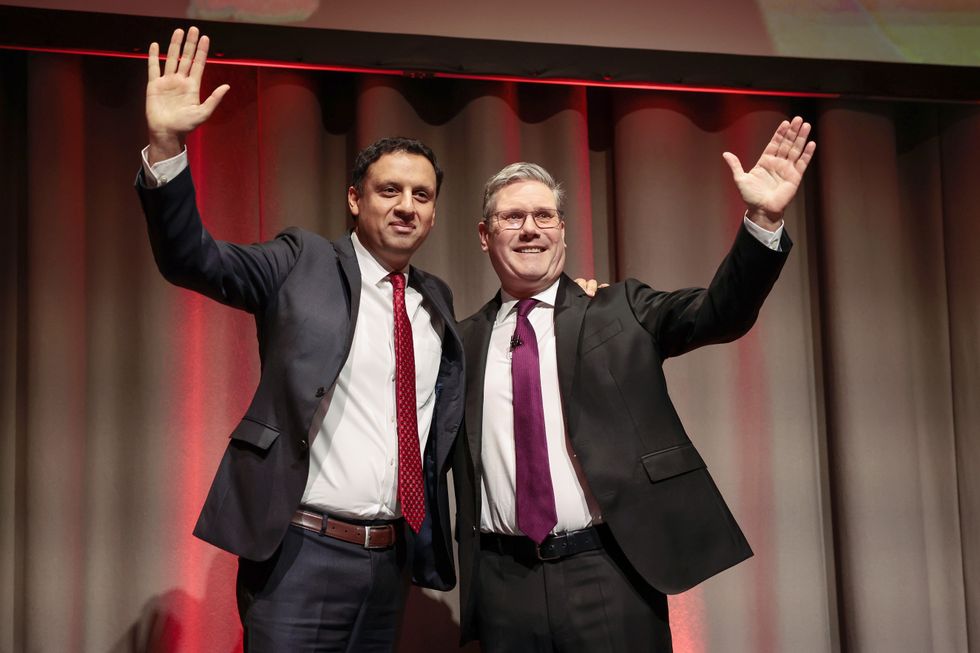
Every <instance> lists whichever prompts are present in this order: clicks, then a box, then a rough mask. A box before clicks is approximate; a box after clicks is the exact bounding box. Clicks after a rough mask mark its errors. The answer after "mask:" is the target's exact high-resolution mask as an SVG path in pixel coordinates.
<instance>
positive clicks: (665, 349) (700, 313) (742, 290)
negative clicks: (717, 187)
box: [626, 227, 792, 358]
mask: <svg viewBox="0 0 980 653" xmlns="http://www.w3.org/2000/svg"><path fill="white" fill-rule="evenodd" d="M791 247H792V242H791V241H790V239H789V236H788V235H787V234H785V233H784V234H783V242H782V243H781V248H780V249H781V251H773V250H771V249H769V248H768V247H766V246H765V245H763V244H762V243H760V242H759V241H758V240H757V239H755V238H754V237H753V236H752V235H751V234H750V233H748V231H747V230H746V229H745V228H744V227H742V228H741V229H739V232H738V236H737V237H736V238H735V244H734V245H733V246H732V249H731V250H730V251H729V253H728V255H727V256H726V257H725V259H724V260H723V261H722V263H721V266H719V268H718V271H717V272H716V273H715V276H714V278H713V279H712V280H711V284H710V285H709V286H708V287H707V288H685V289H683V290H676V291H673V292H662V291H657V290H654V289H652V288H650V287H649V286H647V285H645V284H643V283H641V282H639V281H636V280H635V279H629V280H627V282H626V294H627V299H628V301H629V304H630V306H631V307H632V309H633V313H634V315H635V316H636V319H637V320H638V321H639V322H640V323H641V324H642V325H643V327H644V328H645V329H646V330H647V331H648V332H649V333H650V334H651V335H652V336H653V337H654V338H655V339H656V341H657V344H658V348H659V350H660V351H661V353H662V355H663V356H664V357H665V358H666V357H670V356H679V355H681V354H684V353H686V352H689V351H691V350H693V349H696V348H698V347H702V346H704V345H710V344H715V343H720V342H730V341H732V340H735V339H736V338H739V337H740V336H742V335H744V334H745V333H746V332H748V330H749V329H750V328H751V327H752V325H753V324H754V323H755V320H756V318H757V317H758V315H759V310H760V309H761V308H762V304H763V302H764V301H765V299H766V297H767V296H768V295H769V291H770V290H772V287H773V284H775V283H776V279H777V278H778V277H779V272H780V270H782V267H783V264H784V263H785V262H786V257H787V255H788V253H789V250H790V248H791Z"/></svg>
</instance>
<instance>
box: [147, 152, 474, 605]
mask: <svg viewBox="0 0 980 653" xmlns="http://www.w3.org/2000/svg"><path fill="white" fill-rule="evenodd" d="M141 174H142V173H141ZM136 187H137V191H138V193H139V196H140V200H141V202H142V205H143V211H144V213H145V214H146V220H147V228H148V231H149V236H150V244H151V246H152V249H153V256H154V258H155V260H156V263H157V266H158V267H159V269H160V272H161V273H162V274H163V276H164V277H165V278H166V279H167V280H168V281H170V282H172V283H174V284H176V285H179V286H182V287H185V288H189V289H191V290H194V291H196V292H199V293H202V294H204V295H207V296H208V297H211V298H212V299H215V300H217V301H219V302H222V303H224V304H227V305H229V306H233V307H235V308H239V309H243V310H246V311H249V312H250V313H252V314H253V315H254V316H255V325H256V330H257V335H258V341H259V356H260V359H261V369H262V373H261V377H260V379H259V384H258V388H257V389H256V391H255V395H254V397H253V398H252V401H251V403H250V405H249V407H248V410H247V411H246V413H245V416H244V417H243V418H242V420H241V422H240V423H239V424H238V425H237V426H236V427H235V428H234V430H233V431H232V433H231V438H230V440H229V443H228V447H227V449H226V450H225V454H224V457H223V458H222V459H221V464H220V465H219V467H218V471H217V474H216V475H215V478H214V481H213V483H212V485H211V490H210V492H209V493H208V497H207V500H206V501H205V504H204V508H203V510H202V511H201V515H200V517H199V518H198V522H197V526H196V528H195V529H194V534H195V535H196V536H198V537H200V538H201V539H203V540H206V541H208V542H210V543H212V544H214V545H215V546H218V547H220V548H222V549H225V550H227V551H230V552H231V553H234V554H237V555H239V556H242V557H245V558H249V559H253V560H264V559H267V558H268V557H269V556H271V555H272V554H273V553H274V552H275V550H276V548H277V547H278V546H279V543H280V542H281V541H282V538H283V536H284V535H285V533H286V529H287V528H288V527H289V523H290V518H291V517H292V515H293V513H294V511H295V510H296V509H297V507H298V506H299V503H300V500H301V498H302V495H303V491H304V488H305V486H306V481H307V475H308V473H309V449H310V446H309V442H307V438H308V437H309V435H308V434H309V433H310V432H311V430H310V427H311V424H312V421H313V417H314V413H315V412H316V409H317V407H318V405H319V404H320V402H321V398H322V397H323V395H324V394H325V393H326V392H327V391H328V390H329V389H330V387H331V386H332V385H333V384H334V382H335V381H336V379H337V376H338V375H339V373H340V370H341V368H342V367H343V365H344V361H345V360H346V359H347V355H348V353H349V352H350V347H351V342H352V339H353V336H354V325H355V323H356V321H357V312H358V302H359V298H360V289H361V274H360V269H359V268H358V265H357V259H356V257H355V255H354V249H353V244H352V243H351V240H350V236H347V237H344V238H341V239H340V240H338V241H336V242H330V241H328V240H326V239H324V238H322V237H320V236H318V235H316V234H313V233H310V232H308V231H304V230H302V229H297V228H289V229H286V230H285V231H283V232H282V233H280V234H279V235H278V236H276V238H275V239H273V240H271V241H268V242H265V243H261V244H257V245H246V246H243V245H235V244H232V243H227V242H222V241H218V240H215V239H213V238H212V237H211V235H210V234H209V233H208V232H207V230H206V229H205V228H204V226H203V224H202V223H201V218H200V215H199V214H198V211H197V207H196V204H195V199H194V187H193V182H192V181H191V176H190V172H189V170H185V171H184V172H183V173H181V174H180V175H178V176H177V177H175V178H174V179H173V180H172V181H171V182H170V183H168V184H166V185H165V186H162V187H160V188H156V189H147V188H144V187H143V186H142V184H141V183H139V182H138V183H137V184H136ZM409 283H410V285H411V286H412V287H413V288H415V289H417V290H418V291H419V292H420V293H421V294H422V296H423V297H424V298H425V300H426V302H427V306H428V307H429V309H430V310H434V311H436V313H438V314H439V316H440V317H442V319H443V321H444V322H445V324H446V329H445V334H444V337H443V345H442V346H443V349H442V359H441V362H440V366H439V372H438V376H437V381H436V388H435V391H436V406H435V413H434V415H433V418H432V427H431V431H430V433H429V438H428V444H427V447H426V450H425V451H424V452H423V474H424V476H425V499H426V517H425V521H424V523H423V525H422V528H421V530H420V532H419V534H418V535H414V534H413V533H412V532H411V530H410V529H406V531H407V532H408V533H409V545H410V549H411V551H412V568H413V572H414V573H413V580H414V581H415V582H417V583H419V584H421V585H425V586H427V587H434V588H436V589H449V588H451V587H453V586H454V585H455V582H456V580H455V573H454V570H453V557H452V549H451V545H450V535H449V534H450V525H449V524H450V522H449V501H448V488H447V469H448V467H447V464H448V459H449V452H450V450H451V449H452V444H453V440H454V437H455V434H456V432H457V430H458V428H459V424H460V420H461V419H462V409H463V399H462V382H463V362H462V345H461V341H460V339H459V336H458V334H457V331H456V329H455V318H454V317H453V308H452V295H451V293H450V291H449V288H448V287H447V286H446V284H445V283H443V282H442V281H441V280H440V279H438V278H436V277H434V276H431V275H429V274H426V273H425V272H423V271H421V270H418V269H416V268H412V269H411V273H410V275H409Z"/></svg>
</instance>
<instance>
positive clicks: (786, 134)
mask: <svg viewBox="0 0 980 653" xmlns="http://www.w3.org/2000/svg"><path fill="white" fill-rule="evenodd" d="M809 135H810V123H808V122H803V118H801V117H799V116H796V117H795V118H793V120H792V121H789V120H784V121H783V122H782V123H781V124H780V125H779V127H778V128H777V129H776V133H775V134H773V136H772V140H770V141H769V144H768V145H767V146H766V149H765V150H763V152H762V156H761V157H759V161H758V162H757V163H756V164H755V166H754V167H753V168H752V169H751V170H749V171H748V172H745V171H744V170H742V164H741V163H740V162H739V160H738V157H736V156H735V155H734V154H732V153H730V152H725V153H724V154H723V155H722V156H723V157H724V158H725V162H726V163H728V166H729V167H730V168H731V169H732V176H733V178H734V180H735V185H736V187H737V188H738V192H739V193H740V194H741V196H742V199H743V200H744V201H745V204H746V206H748V208H749V212H750V213H753V212H762V213H764V214H765V215H766V216H767V217H768V218H769V219H770V220H771V221H773V222H778V220H780V219H781V217H782V214H783V211H785V210H786V207H787V206H788V205H789V203H790V201H791V200H792V199H793V196H794V195H796V190H797V189H798V188H799V186H800V182H801V181H802V180H803V173H804V172H805V171H806V168H807V165H809V163H810V159H811V158H812V157H813V152H814V150H815V149H816V147H817V144H816V143H815V142H814V141H810V142H807V137H808V136H809Z"/></svg>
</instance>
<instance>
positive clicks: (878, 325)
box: [0, 52, 980, 653]
mask: <svg viewBox="0 0 980 653" xmlns="http://www.w3.org/2000/svg"><path fill="white" fill-rule="evenodd" d="M144 75H145V66H144V63H142V62H140V61H121V60H109V59H99V58H92V57H89V58H81V57H73V56H66V55H24V54H18V53H10V52H5V53H0V88H2V90H3V95H2V105H0V139H2V141H0V142H3V144H4V154H3V156H2V157H0V160H2V161H3V164H2V165H3V166H4V168H3V170H2V171H0V173H2V174H0V190H2V191H3V192H2V195H3V196H4V197H5V198H7V204H8V207H9V212H8V213H7V214H6V217H5V219H4V224H5V226H6V229H5V233H4V236H5V238H3V239H0V310H2V316H3V317H2V321H0V352H2V355H0V410H2V413H0V474H2V476H0V651H21V650H25V651H76V650H77V651H114V652H120V653H121V652H128V651H202V650H207V651H228V652H230V651H234V650H237V649H238V648H240V641H241V635H240V629H239V627H238V623H237V614H236V611H235V605H234V575H235V568H236V561H235V559H234V558H233V556H231V555H229V554H226V553H224V552H222V551H219V550H217V549H215V548H213V547H211V546H209V545H207V544H205V543H203V542H201V541H199V540H196V539H195V538H193V537H192V536H191V530H192V527H193V523H194V521H195V519H196V517H197V511H198V510H199V508H200V506H201V504H202V502H203V499H204V496H205V494H206V492H207V488H208V486H209V484H210V481H211V478H212V475H213V473H214V471H215V468H216V466H217V463H218V460H219V458H220V455H221V452H222V450H223V448H224V446H225V438H226V436H227V433H228V432H229V431H230V429H231V427H232V425H233V424H234V423H235V422H236V421H237V419H238V418H239V417H240V415H241V414H242V412H243V411H244V408H245V406H246V404H247V402H248V400H249V399H250V397H251V392H252V390H253V388H254V384H255V382H256V380H257V377H258V361H257V355H256V350H255V340H254V335H253V326H252V323H251V320H250V318H249V317H248V316H247V315H244V314H240V313H236V312H234V311H231V310H229V309H226V308H224V307H222V306H218V305H216V304H214V303H212V302H209V301H206V300H203V299H201V298H199V297H197V296H195V295H193V294H190V293H188V292H186V291H183V290H178V289H176V288H173V287H170V286H168V285H167V284H166V283H165V282H164V281H163V280H162V279H161V278H160V277H159V274H158V273H157V271H156V269H155V267H154V265H153V261H152V256H151V254H150V250H149V246H148V243H147V239H146V235H145V230H144V226H143V220H142V217H141V215H140V210H139V206H138V203H137V201H136V196H135V193H134V192H133V190H132V188H131V184H132V180H133V177H134V176H135V173H136V170H137V166H138V152H139V149H140V148H141V147H142V146H143V145H144V142H145V135H144V126H143V122H142V93H143V85H144V83H145V80H144ZM206 82H209V83H210V84H212V85H217V84H219V83H222V82H228V83H230V84H231V86H232V90H231V93H230V94H229V96H228V97H227V98H226V100H225V102H224V103H223V105H222V107H221V108H220V109H219V111H218V113H217V114H216V115H215V116H214V118H213V119H212V120H211V121H210V122H209V123H208V124H207V125H206V126H205V127H204V128H202V129H201V130H199V131H198V132H197V133H195V134H193V135H192V136H191V138H190V139H189V143H188V147H189V152H190V158H191V166H192V168H193V172H194V176H195V181H196V184H197V187H198V199H199V204H200V206H201V209H202V212H203V214H204V216H205V221H206V223H207V225H208V227H209V228H210V229H211V230H212V232H213V233H215V234H216V235H217V236H218V237H220V238H225V239H230V240H236V241H246V242H247V241H255V240H260V239H264V238H269V237H271V236H272V235H274V234H275V233H276V232H277V231H278V230H280V229H281V228H283V227H285V226H287V225H292V224H295V225H299V226H303V227H306V228H309V229H314V230H317V231H319V232H321V233H324V234H326V235H329V236H332V237H336V236H339V235H341V234H342V233H343V232H344V230H345V228H346V225H347V218H346V209H345V202H344V198H345V192H346V187H347V174H348V169H349V166H350V162H351V159H352V157H353V154H354V153H355V152H356V151H357V149H358V148H359V147H361V146H363V145H365V144H367V143H368V142H370V141H372V140H374V139H375V138H377V137H379V136H382V135H386V134H403V135H409V136H414V137H417V138H421V139H422V140H424V141H425V142H427V143H428V144H429V145H431V146H432V147H433V148H434V149H435V151H436V152H437V154H438V156H439V158H440V161H441V163H442V165H443V166H444V168H445V169H446V170H447V176H446V182H445V184H444V187H443V192H442V194H441V195H440V197H439V202H438V210H437V220H436V228H435V230H434V231H433V233H432V235H431V236H430V238H429V241H428V242H427V243H426V244H425V246H424V247H423V249H422V250H421V252H420V253H419V254H418V255H417V257H416V259H415V261H414V262H415V263H416V264H417V265H419V266H420V267H423V268H426V269H428V270H430V271H432V272H434V273H436V274H438V275H440V276H442V277H443V278H444V279H446V280H447V282H448V283H449V284H450V286H451V287H452V289H453V291H454V293H455V296H456V312H457V315H458V316H459V317H464V316H466V315H468V314H469V313H471V312H472V311H474V310H476V309H477V308H479V306H480V305H482V304H483V302H485V301H486V300H487V299H488V298H489V297H490V296H491V295H492V294H493V292H495V290H496V288H497V282H496V277H495V276H494V274H493V271H492V270H491V268H490V266H489V264H488V262H487V261H486V260H485V257H484V255H483V254H482V252H480V250H479V248H478V246H477V238H476V222H477V219H478V216H479V212H480V192H481V186H482V183H483V181H484V180H485V179H486V178H487V177H488V176H489V175H490V174H492V173H493V172H495V171H496V170H497V169H499V168H500V167H502V166H503V165H505V164H507V163H510V162H512V161H515V160H521V159H523V160H531V161H535V162H538V163H541V164H542V165H544V166H545V167H546V168H548V169H549V170H551V171H552V172H553V173H554V174H556V176H557V177H559V178H560V179H561V180H562V181H563V182H564V183H565V185H566V187H567V189H568V191H569V207H568V229H567V232H568V246H569V256H568V264H567V269H568V271H569V272H571V273H572V274H573V275H583V276H595V277H597V278H599V279H602V280H618V279H622V278H625V277H629V276H632V277H637V278H640V279H642V280H644V281H647V282H648V283H650V284H651V285H653V286H655V287H658V288H664V289H669V288H676V287H682V286H690V285H703V284H705V283H707V282H708V281H709V280H710V278H711V275H712V274H713V272H714V269H715V267H716V266H717V264H718V262H719V261H720V259H721V257H722V256H723V255H724V253H725V252H726V251H727V248H728V246H729V245H730V243H731V241H732V238H733V237H734V234H735V232H736V230H737V229H738V228H739V224H740V220H741V213H742V209H741V208H740V206H739V199H738V196H737V194H736V192H735V190H734V187H733V184H732V182H731V175H730V172H729V170H728V168H727V166H726V165H725V164H724V162H723V161H722V159H721V153H722V152H723V151H726V150H728V151H732V152H734V153H736V154H737V155H739V156H740V157H741V158H742V162H743V164H744V165H746V166H749V165H751V164H752V163H754V161H755V158H756V157H757V156H758V154H759V152H760V151H761V148H762V147H763V146H764V144H765V143H766V141H767V140H768V138H769V136H770V135H771V133H772V130H773V129H774V128H775V126H776V125H777V124H778V122H779V121H780V120H781V119H782V118H783V117H785V116H788V115H793V114H796V113H800V114H802V115H805V116H806V117H807V118H808V119H809V120H811V121H812V122H813V123H814V125H815V130H814V135H815V138H816V140H817V141H818V149H817V155H816V160H815V165H814V166H813V167H812V169H811V170H810V171H809V172H808V178H807V181H806V184H805V187H804V188H803V189H801V192H800V195H799V196H798V198H797V199H796V201H795V203H794V204H793V205H792V207H791V208H790V210H789V212H788V213H787V216H786V223H787V230H788V233H789V234H790V237H791V238H792V239H793V241H794V242H795V247H794V249H793V252H792V255H791V256H790V259H789V263H788V264H787V267H786V269H785V271H784V272H783V275H782V278H781V279H780V281H779V282H778V284H777V285H776V288H775V290H774V291H773V293H772V295H771V297H770V298H769V300H768V302H767V304H766V306H765V308H764V309H763V312H762V315H761V317H760V319H759V322H758V324H757V325H756V327H755V328H754V329H753V330H752V332H751V333H750V334H749V335H747V336H746V337H744V338H742V339H741V340H739V341H738V342H736V343H733V344H729V345H724V346H717V347H709V348H706V349H703V350H699V351H697V352H694V353H692V354H689V355H687V356H685V357H682V358H680V359H677V360H673V361H671V362H670V363H669V364H668V367H667V372H668V380H669V383H670V387H671V393H672V396H673V398H674V400H675V403H676V404H677V407H678V410H679V411H680V413H681V417H682V418H683V420H684V422H685V424H686V425H687V427H688V431H689V432H690V433H691V435H692V437H693V438H694V440H695V442H696V443H697V444H698V446H699V448H700V449H701V451H702V453H703V454H704V457H705V459H706V461H707V463H708V465H709V467H710V469H711V470H712V472H713V475H714V477H715V479H716V481H717V482H718V484H719V486H720V487H721V490H722V492H723V493H724V494H725V496H726V497H727V499H728V500H729V503H730V504H731V505H732V508H733V511H734V512H735V515H736V517H737V518H738V519H739V522H740V523H741V524H742V526H743V528H744V530H745V531H746V534H747V536H748V538H749V541H750V542H751V544H752V545H753V548H754V549H755V552H756V555H755V557H753V558H752V559H750V560H749V561H747V562H745V563H743V564H741V565H739V566H738V567H736V568H735V569H733V570H730V571H727V572H725V573H724V574H721V575H720V576H717V577H715V578H713V579H710V580H709V581H707V582H705V583H704V584H702V585H701V586H699V587H698V588H696V589H694V590H692V591H690V592H688V593H686V594H684V595H681V596H678V597H672V599H671V611H672V613H671V620H672V623H673V629H674V637H675V650H677V651H678V652H681V653H684V652H690V653H708V652H724V653H730V652H733V653H738V652H745V653H750V652H751V653H757V652H769V651H771V652H781V651H794V652H797V651H799V652H809V651H813V652H821V651H861V652H864V651H889V652H891V651H909V652H916V653H917V652H923V651H937V652H944V651H969V650H972V651H980V643H978V638H980V635H978V633H980V607H978V601H980V554H978V552H980V481H978V480H975V478H974V476H973V470H975V469H980V408H978V407H977V403H978V402H977V401H976V397H977V396H978V393H980V345H978V343H980V327H978V324H980V300H978V288H980V282H978V280H980V263H978V259H977V253H978V252H980V226H978V225H980V212H978V209H977V206H978V205H980V189H978V184H977V183H976V182H975V180H974V179H975V177H976V171H977V170H980V109H978V108H977V107H976V106H971V105H942V104H892V103H887V102H881V101H865V102H861V101H845V100H839V101H829V100H821V101H816V100H800V99H796V100H790V99H784V98H763V97H751V96H737V95H711V94H703V93H664V92H654V91H635V90H611V89H586V88H584V87H576V86H536V85H532V84H513V83H491V82H477V81H447V80H412V79H407V78H400V77H389V76H357V75H352V74H341V73H314V72H301V71H289V70H273V69H257V68H246V67H235V66H219V65H215V66H212V67H210V68H209V70H208V74H207V79H206ZM642 518H643V516H642V515H637V519H642ZM407 610H408V614H409V617H410V618H411V620H412V624H413V627H412V628H409V629H406V630H405V632H404V636H403V638H402V642H401V646H400V650H401V651H443V650H456V646H457V644H456V641H457V636H458V635H457V631H456V625H455V621H456V616H457V614H458V608H457V605H456V595H455V593H454V592H450V593H447V594H439V593H435V592H432V593H428V592H425V593H423V592H414V593H413V594H412V596H411V597H410V600H409V605H408V608H407ZM971 635H972V639H971ZM474 650H475V649H474Z"/></svg>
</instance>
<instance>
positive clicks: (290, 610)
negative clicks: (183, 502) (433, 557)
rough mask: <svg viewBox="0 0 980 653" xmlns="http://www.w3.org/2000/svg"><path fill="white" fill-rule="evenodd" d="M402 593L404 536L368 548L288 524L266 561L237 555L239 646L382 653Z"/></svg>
mask: <svg viewBox="0 0 980 653" xmlns="http://www.w3.org/2000/svg"><path fill="white" fill-rule="evenodd" d="M407 591H408V574H407V573H406V569H405V544H404V538H399V542H398V544H397V545H396V546H394V547H392V548H388V549H372V550H369V549H365V548H363V547H362V546H359V545H357V544H351V543H349V542H343V541H341V540H337V539H334V538H331V537H326V536H324V535H320V534H318V533H314V532H311V531H308V530H306V529H303V528H299V527H298V526H295V525H290V527H289V530H288V531H287V532H286V536H285V537H284V538H283V541H282V544H280V546H279V549H278V550H277V551H276V553H275V554H274V555H273V556H272V557H271V558H270V559H268V560H264V561H261V562H256V561H252V560H246V559H244V558H239V561H238V582H237V594H238V612H239V616H240V617H241V620H242V628H243V630H244V649H245V651H246V653H265V652H271V651H295V652H297V653H306V652H309V653H313V652H318V653H319V652H323V653H327V652H330V653H333V652H340V651H358V652H360V651H364V652H368V653H374V652H378V653H381V652H385V653H387V652H388V651H391V650H392V649H393V648H394V643H395V637H396V636H397V632H398V625H399V618H400V616H401V611H402V606H403V605H404V602H405V595H406V593H407Z"/></svg>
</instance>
